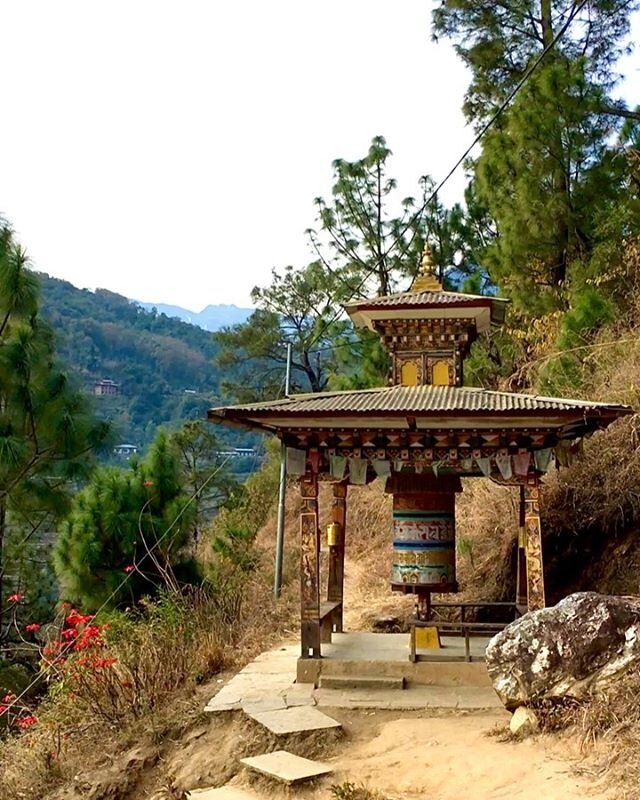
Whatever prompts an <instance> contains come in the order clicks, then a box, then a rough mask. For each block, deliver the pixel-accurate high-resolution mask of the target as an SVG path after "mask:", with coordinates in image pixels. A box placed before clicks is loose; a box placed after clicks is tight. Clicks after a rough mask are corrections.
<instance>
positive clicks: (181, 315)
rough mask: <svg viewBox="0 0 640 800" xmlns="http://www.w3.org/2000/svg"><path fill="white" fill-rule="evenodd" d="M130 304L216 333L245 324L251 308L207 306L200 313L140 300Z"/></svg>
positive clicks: (251, 311)
mask: <svg viewBox="0 0 640 800" xmlns="http://www.w3.org/2000/svg"><path fill="white" fill-rule="evenodd" d="M132 302H134V303H136V304H137V305H139V306H141V307H142V308H144V309H145V310H146V311H152V310H153V309H154V308H155V309H156V311H157V312H158V314H166V315H167V316H168V317H173V318H176V317H177V318H178V319H181V320H182V321H183V322H188V323H189V324H191V325H197V326H198V327H199V328H203V329H204V330H205V331H218V330H220V328H224V327H226V326H227V325H238V324H239V323H241V322H246V320H247V319H248V317H250V316H251V314H252V313H253V311H254V309H253V308H242V307H240V306H236V305H226V304H221V305H208V306H206V308H203V309H202V311H197V312H196V311H190V310H189V309H188V308H182V306H174V305H170V304H168V303H143V302H142V301H140V300H133V301H132Z"/></svg>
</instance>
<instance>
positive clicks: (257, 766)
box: [240, 750, 333, 786]
mask: <svg viewBox="0 0 640 800" xmlns="http://www.w3.org/2000/svg"><path fill="white" fill-rule="evenodd" d="M240 763H241V764H244V765H245V766H246V767H249V769H253V770H256V772H260V773H262V774H263V775H267V776H268V777H269V778H274V779H275V780H277V781H281V782H282V783H286V784H288V785H289V786H291V785H292V784H294V783H302V782H303V781H309V780H312V779H313V778H319V777H320V776H321V775H328V774H329V773H331V772H333V770H332V768H331V767H330V766H328V764H322V763H321V762H320V761H311V760H310V759H308V758H301V757H300V756H296V755H294V754H293V753H289V752H287V751H286V750H275V751H274V752H273V753H265V754H264V755H262V756H255V757H254V758H241V759H240Z"/></svg>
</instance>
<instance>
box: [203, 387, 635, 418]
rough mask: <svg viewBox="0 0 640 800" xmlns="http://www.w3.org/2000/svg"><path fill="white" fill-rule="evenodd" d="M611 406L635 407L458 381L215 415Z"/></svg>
mask: <svg viewBox="0 0 640 800" xmlns="http://www.w3.org/2000/svg"><path fill="white" fill-rule="evenodd" d="M589 410H592V411H603V410H609V411H611V412H614V413H618V414H627V413H630V412H631V409H630V407H629V406H622V405H615V404H613V405H611V404H608V403H595V402H592V401H588V400H571V399H566V398H559V397H541V396H538V395H527V394H515V393H512V392H495V391H490V390H488V389H476V388H472V387H466V386H463V387H458V386H385V387H382V388H376V389H362V390H358V391H346V392H322V393H320V394H301V395H295V396H293V397H290V398H287V399H285V400H275V401H270V402H261V403H249V404H246V405H239V406H231V407H229V408H223V409H212V410H211V415H212V416H216V417H221V416H222V417H224V416H228V415H229V416H234V417H238V416H252V415H259V416H265V415H272V414H273V415H283V416H288V415H291V414H293V415H298V414H329V413H331V414H335V415H339V414H347V415H350V414H355V415H358V414H421V413H438V412H463V413H464V412H471V413H478V412H488V413H497V414H509V413H513V412H516V413H517V412H554V411H555V412H572V411H575V412H586V411H589Z"/></svg>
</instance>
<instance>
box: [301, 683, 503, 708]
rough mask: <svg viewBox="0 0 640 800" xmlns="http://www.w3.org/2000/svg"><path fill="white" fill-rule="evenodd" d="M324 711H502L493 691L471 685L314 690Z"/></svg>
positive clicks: (498, 699) (317, 700) (317, 701)
mask: <svg viewBox="0 0 640 800" xmlns="http://www.w3.org/2000/svg"><path fill="white" fill-rule="evenodd" d="M315 698H316V703H317V704H318V706H321V707H325V708H381V709H385V710H388V711H420V710H422V709H424V710H425V711H486V710H489V709H498V708H503V706H502V703H501V702H500V698H499V697H498V695H497V694H496V693H495V692H494V690H493V689H491V688H488V687H473V686H419V685H414V686H413V687H412V688H411V689H408V690H406V691H403V692H399V691H398V690H397V689H376V690H366V689H352V690H346V691H342V690H339V689H316V691H315Z"/></svg>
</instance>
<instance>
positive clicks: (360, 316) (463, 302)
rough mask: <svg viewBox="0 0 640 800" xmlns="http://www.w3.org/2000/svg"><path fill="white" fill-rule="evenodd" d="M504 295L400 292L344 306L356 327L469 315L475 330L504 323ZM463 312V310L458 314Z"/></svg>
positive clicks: (486, 328) (506, 301)
mask: <svg viewBox="0 0 640 800" xmlns="http://www.w3.org/2000/svg"><path fill="white" fill-rule="evenodd" d="M509 302H510V300H509V299H508V298H505V297H491V296H487V295H475V294H462V293H461V292H445V291H440V292H403V293H400V294H392V295H387V296H386V297H374V298H372V299H370V300H361V301H358V302H356V303H349V304H347V305H346V306H345V310H346V312H347V314H349V316H350V317H351V319H352V320H353V323H354V325H356V326H357V327H363V328H364V327H366V328H370V329H371V330H375V323H376V322H378V321H380V322H381V321H383V320H388V319H396V320H400V319H430V318H437V319H443V320H444V319H458V318H460V317H461V316H464V317H465V318H473V319H474V320H475V323H476V328H477V330H478V332H482V331H485V330H488V329H489V328H490V327H491V325H501V324H502V323H503V322H504V318H505V314H506V307H507V304H508V303H509ZM461 312H464V313H461Z"/></svg>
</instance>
